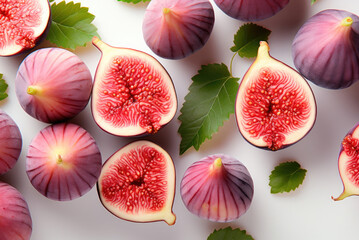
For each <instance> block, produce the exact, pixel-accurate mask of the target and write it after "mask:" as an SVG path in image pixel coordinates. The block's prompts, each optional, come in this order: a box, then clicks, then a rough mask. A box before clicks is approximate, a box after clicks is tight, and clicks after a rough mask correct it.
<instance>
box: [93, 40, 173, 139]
mask: <svg viewBox="0 0 359 240" xmlns="http://www.w3.org/2000/svg"><path fill="white" fill-rule="evenodd" d="M93 44H94V45H95V46H96V47H97V48H98V49H99V50H100V51H101V52H102V58H101V60H100V62H99V65H98V67H97V71H96V76H95V81H94V87H93V91H92V100H91V101H92V114H93V117H94V119H95V122H96V123H97V124H98V125H99V126H100V127H101V128H102V129H103V130H105V131H106V132H109V133H111V134H114V135H117V136H136V135H142V134H145V133H156V132H157V131H158V130H159V129H160V128H161V127H162V126H163V125H166V124H167V123H168V122H170V121H171V120H172V118H173V117H174V115H175V113H176V110H177V97H176V92H175V89H174V86H173V83H172V79H171V77H170V76H169V75H168V73H167V72H166V70H165V69H164V68H163V66H162V65H161V64H160V63H159V62H158V61H157V60H156V59H155V58H153V57H152V56H150V55H148V54H146V53H144V52H141V51H138V50H133V49H126V48H116V47H111V46H109V45H107V44H105V43H104V42H102V41H101V40H99V39H98V38H97V37H94V39H93Z"/></svg>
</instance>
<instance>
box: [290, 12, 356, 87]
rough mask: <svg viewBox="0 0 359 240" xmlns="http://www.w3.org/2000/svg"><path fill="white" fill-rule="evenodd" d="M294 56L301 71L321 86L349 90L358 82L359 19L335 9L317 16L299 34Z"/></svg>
mask: <svg viewBox="0 0 359 240" xmlns="http://www.w3.org/2000/svg"><path fill="white" fill-rule="evenodd" d="M292 56H293V61H294V65H295V67H296V68H297V69H298V71H299V72H300V73H301V74H302V75H303V76H304V77H305V78H307V79H308V80H310V81H312V82H313V83H315V84H317V85H318V86H321V87H324V88H330V89H338V88H346V87H349V86H350V85H351V84H352V83H354V82H356V81H357V80H358V79H359V67H358V66H359V17H358V16H357V15H355V14H353V13H350V12H347V11H344V10H335V9H327V10H324V11H321V12H319V13H317V14H315V15H314V16H312V17H311V18H310V19H308V20H307V21H306V22H305V23H304V25H303V26H302V27H301V28H300V29H299V31H298V32H297V34H296V36H295V38H294V41H293V44H292Z"/></svg>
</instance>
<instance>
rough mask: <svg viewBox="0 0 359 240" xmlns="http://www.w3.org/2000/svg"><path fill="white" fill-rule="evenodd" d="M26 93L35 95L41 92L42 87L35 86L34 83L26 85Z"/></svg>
mask: <svg viewBox="0 0 359 240" xmlns="http://www.w3.org/2000/svg"><path fill="white" fill-rule="evenodd" d="M26 92H27V93H28V94H30V95H37V94H40V93H41V92H42V88H41V87H39V86H35V85H30V86H28V87H27V91H26Z"/></svg>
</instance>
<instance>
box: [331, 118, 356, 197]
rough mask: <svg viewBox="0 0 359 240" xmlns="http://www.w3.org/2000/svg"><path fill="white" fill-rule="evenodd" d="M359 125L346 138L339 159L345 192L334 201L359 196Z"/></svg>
mask: <svg viewBox="0 0 359 240" xmlns="http://www.w3.org/2000/svg"><path fill="white" fill-rule="evenodd" d="M358 161H359V123H357V124H356V125H355V127H354V128H353V129H351V130H350V131H349V132H348V133H347V135H346V136H345V137H344V139H343V141H342V144H341V148H340V153H339V157H338V168H339V174H340V177H341V180H342V182H343V187H344V190H343V192H342V193H341V194H340V196H339V197H337V198H334V197H332V199H333V200H335V201H338V200H343V199H344V198H346V197H349V196H352V195H359V164H358Z"/></svg>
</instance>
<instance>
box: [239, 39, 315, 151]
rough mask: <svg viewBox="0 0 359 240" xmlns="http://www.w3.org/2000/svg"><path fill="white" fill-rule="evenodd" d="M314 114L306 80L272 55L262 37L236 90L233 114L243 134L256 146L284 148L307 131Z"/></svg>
mask: <svg viewBox="0 0 359 240" xmlns="http://www.w3.org/2000/svg"><path fill="white" fill-rule="evenodd" d="M316 114H317V106H316V102H315V97H314V94H313V92H312V89H311V88H310V86H309V84H308V83H307V81H306V80H305V79H304V78H303V77H302V76H301V75H300V74H299V73H298V72H297V71H295V70H294V69H293V68H291V67H289V66H288V65H286V64H284V63H282V62H280V61H278V60H277V59H275V58H273V57H271V56H270V55H269V46H268V44H267V43H266V42H264V41H261V42H260V47H259V48H258V55H257V58H256V60H255V61H254V62H253V64H252V65H251V67H250V68H249V69H248V71H247V73H246V74H245V75H244V77H243V79H242V82H241V84H240V86H239V89H238V93H237V98H236V109H235V115H236V120H237V125H238V129H239V131H240V133H241V134H242V136H243V137H244V138H245V139H246V140H247V141H248V142H249V143H251V144H252V145H254V146H256V147H259V148H263V149H266V150H272V151H276V150H280V149H284V148H286V147H288V146H290V145H292V144H294V143H296V142H298V141H299V140H301V139H302V138H303V137H305V136H306V135H307V134H308V133H309V132H310V130H311V129H312V127H313V126H314V123H315V120H316Z"/></svg>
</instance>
